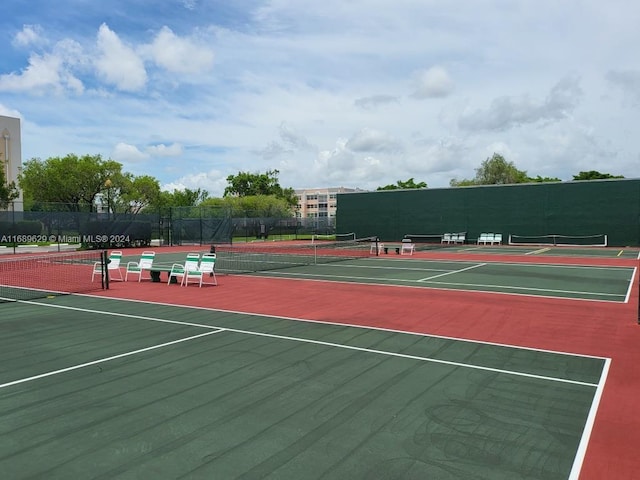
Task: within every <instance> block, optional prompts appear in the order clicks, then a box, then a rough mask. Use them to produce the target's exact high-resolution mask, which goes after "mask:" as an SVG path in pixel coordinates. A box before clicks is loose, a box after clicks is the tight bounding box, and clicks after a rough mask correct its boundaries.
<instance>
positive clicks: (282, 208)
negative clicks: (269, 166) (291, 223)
mask: <svg viewBox="0 0 640 480" xmlns="http://www.w3.org/2000/svg"><path fill="white" fill-rule="evenodd" d="M201 205H202V206H207V207H215V208H217V209H219V210H221V211H224V212H228V213H229V214H230V215H231V216H232V217H247V218H255V217H263V218H266V217H274V218H285V217H290V216H292V215H293V208H292V207H291V205H290V204H289V203H288V202H287V201H286V200H285V199H283V198H277V197H276V196H274V195H247V196H244V197H224V198H208V199H206V200H205V201H203V202H202V203H201Z"/></svg>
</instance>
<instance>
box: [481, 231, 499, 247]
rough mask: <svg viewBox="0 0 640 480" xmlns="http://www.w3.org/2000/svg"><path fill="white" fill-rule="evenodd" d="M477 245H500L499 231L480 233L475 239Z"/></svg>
mask: <svg viewBox="0 0 640 480" xmlns="http://www.w3.org/2000/svg"><path fill="white" fill-rule="evenodd" d="M477 244H478V245H501V244H502V234H501V233H481V234H480V236H479V237H478V240H477Z"/></svg>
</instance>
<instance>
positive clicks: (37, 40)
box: [11, 25, 47, 48]
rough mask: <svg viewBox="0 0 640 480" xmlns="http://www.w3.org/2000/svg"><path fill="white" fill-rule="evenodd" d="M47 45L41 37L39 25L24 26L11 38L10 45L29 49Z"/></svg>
mask: <svg viewBox="0 0 640 480" xmlns="http://www.w3.org/2000/svg"><path fill="white" fill-rule="evenodd" d="M45 43H47V42H46V39H45V38H43V36H42V27H41V26H40V25H24V26H23V27H22V30H20V31H19V32H18V33H16V35H15V36H14V37H13V40H12V41H11V44H12V45H13V46H14V47H20V48H25V47H30V46H40V45H43V44H45Z"/></svg>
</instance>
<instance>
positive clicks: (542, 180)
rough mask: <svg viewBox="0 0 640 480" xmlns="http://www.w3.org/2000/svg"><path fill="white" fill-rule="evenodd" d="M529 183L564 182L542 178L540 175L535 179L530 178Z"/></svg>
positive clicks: (557, 179)
mask: <svg viewBox="0 0 640 480" xmlns="http://www.w3.org/2000/svg"><path fill="white" fill-rule="evenodd" d="M527 181H528V182H530V183H546V182H561V181H562V180H560V179H559V178H556V177H541V176H540V175H538V176H537V177H535V178H531V177H529V178H528V179H527Z"/></svg>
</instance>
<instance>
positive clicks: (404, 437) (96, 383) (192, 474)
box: [0, 296, 608, 479]
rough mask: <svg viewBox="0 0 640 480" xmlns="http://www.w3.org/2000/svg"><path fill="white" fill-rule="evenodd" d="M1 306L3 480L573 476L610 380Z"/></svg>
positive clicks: (342, 338) (68, 302) (66, 300)
mask: <svg viewBox="0 0 640 480" xmlns="http://www.w3.org/2000/svg"><path fill="white" fill-rule="evenodd" d="M2 308H3V317H2V318H3V320H2V326H3V330H4V331H8V332H11V333H10V334H7V335H3V337H2V340H1V342H2V348H1V350H0V351H2V354H1V357H2V365H3V367H4V368H3V371H2V373H1V374H0V403H1V405H2V407H1V409H0V411H1V412H2V414H1V417H2V421H1V422H0V428H1V429H2V435H1V436H0V438H1V440H0V442H2V448H1V449H0V470H1V471H3V472H4V473H5V475H7V476H8V478H29V477H35V476H41V477H46V478H62V477H66V478H69V477H75V478H118V477H123V478H124V477H127V478H132V477H136V478H149V477H154V478H267V477H270V478H291V479H299V478H492V479H500V478H505V479H507V478H509V479H511V478H525V477H529V478H571V475H572V473H571V472H574V473H577V471H579V468H580V466H581V463H582V458H583V456H584V448H585V446H586V444H587V441H588V438H589V434H590V430H591V426H592V423H593V417H594V415H595V412H596V409H597V405H598V400H599V397H600V394H601V391H602V389H603V387H604V382H605V379H606V372H607V369H608V360H607V359H604V358H598V357H591V356H580V355H570V354H566V353H562V352H550V351H543V350H532V349H523V348H516V347H511V346H507V345H496V344H489V343H481V342H469V341H461V340H458V339H454V338H444V337H437V336H430V335H419V334H411V333H404V332H397V331H389V330H383V329H372V328H363V327H354V326H349V325H335V324H326V323H319V322H308V321H304V320H303V319H289V318H281V317H273V316H255V315H246V314H241V313H231V312H219V311H215V310H208V309H194V308H187V307H172V306H168V305H153V304H148V303H138V302H135V303H132V302H123V301H118V300H114V299H105V298H92V297H79V296H65V297H55V298H52V299H43V300H40V301H33V302H28V303H21V304H8V305H4V306H3V307H2Z"/></svg>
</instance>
